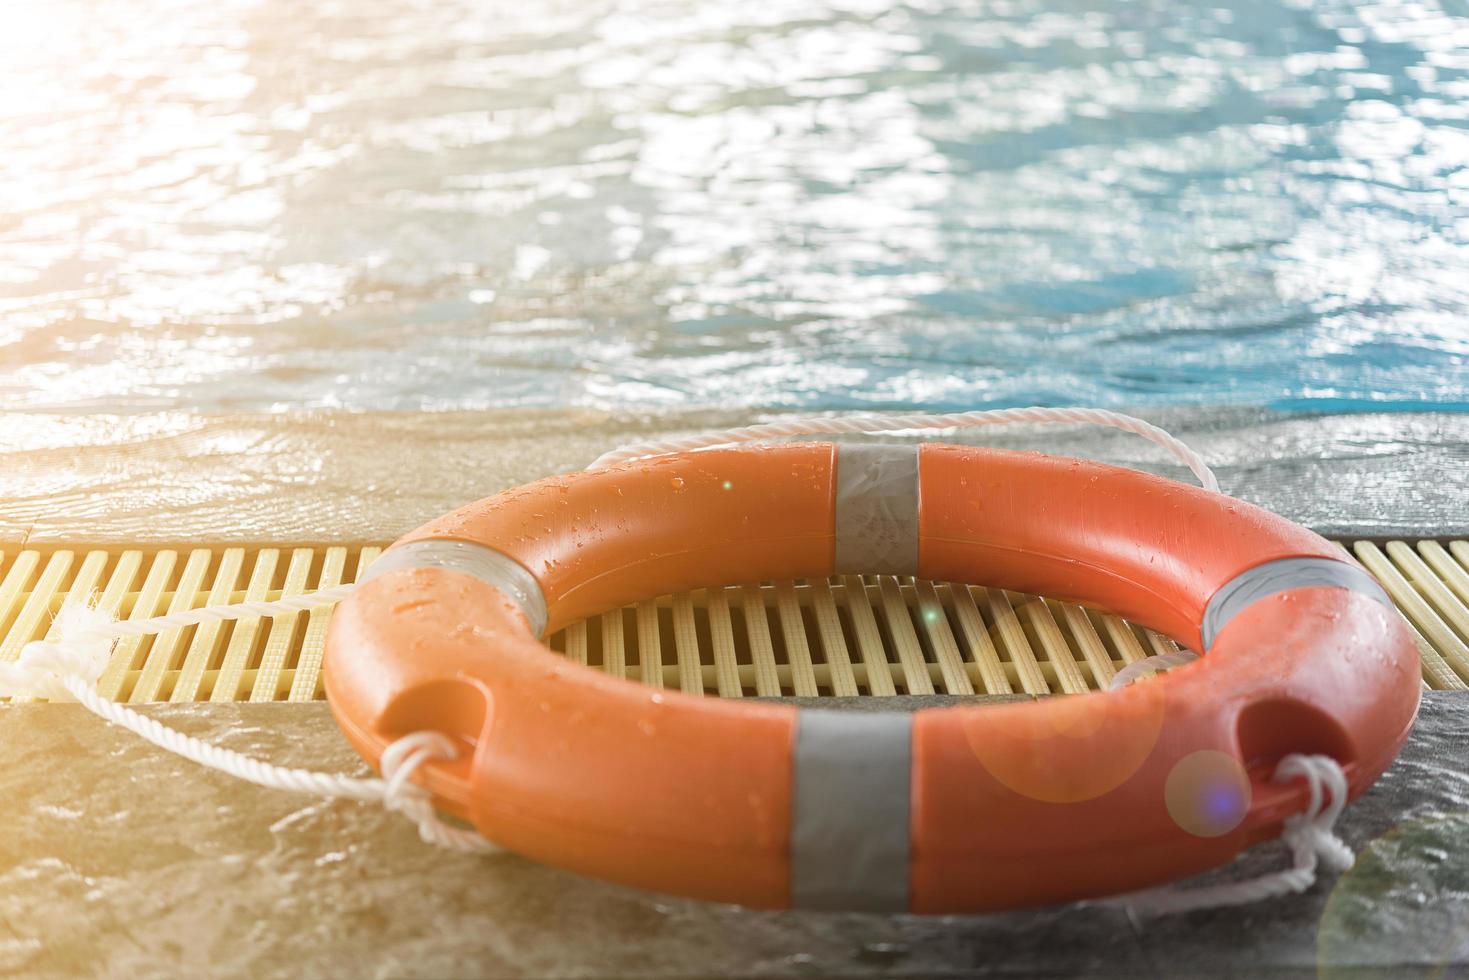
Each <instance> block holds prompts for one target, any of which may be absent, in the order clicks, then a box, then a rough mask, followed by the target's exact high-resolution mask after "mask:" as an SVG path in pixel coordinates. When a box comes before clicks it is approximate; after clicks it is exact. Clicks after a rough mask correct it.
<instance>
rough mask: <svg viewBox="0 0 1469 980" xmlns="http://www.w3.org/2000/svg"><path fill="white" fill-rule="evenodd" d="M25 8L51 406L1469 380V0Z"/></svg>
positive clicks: (24, 157)
mask: <svg viewBox="0 0 1469 980" xmlns="http://www.w3.org/2000/svg"><path fill="white" fill-rule="evenodd" d="M0 10H3V11H4V13H3V21H4V23H3V27H4V30H3V31H0V63H3V64H5V65H6V70H5V71H4V73H3V74H0V394H3V397H4V399H5V404H6V405H7V407H9V408H12V409H16V408H28V409H33V410H56V411H83V410H84V411H96V410H103V409H130V410H131V409H153V408H168V409H172V408H203V409H230V410H233V409H251V410H257V409H259V410H276V409H300V408H314V407H349V408H362V409H369V408H376V409H420V408H428V409H438V408H456V407H458V408H479V407H497V406H564V405H579V406H599V407H614V408H646V407H668V406H693V405H700V406H702V405H752V406H768V407H804V408H811V409H816V408H838V407H841V408H846V407H877V406H923V407H929V408H957V407H965V408H967V407H977V406H991V405H1011V404H1030V403H1048V404H1075V403H1085V404H1099V405H1148V404H1176V403H1188V404H1200V403H1202V404H1260V405H1271V406H1277V407H1284V408H1289V409H1312V408H1328V409H1347V410H1357V409H1383V408H1409V409H1411V408H1425V407H1430V406H1449V407H1453V408H1458V409H1465V408H1469V315H1466V314H1469V6H1466V4H1465V3H1464V2H1462V0H1453V2H1448V0H1411V2H1410V0H1384V2H1375V3H1360V2H1356V0H1328V2H1321V3H1303V2H1250V0H1237V2H1231V3H1228V4H1226V5H1218V6H1211V5H1208V4H1195V3H1183V2H1178V0H1136V2H1119V0H1104V2H1100V3H1096V2H1086V3H1083V2H1072V0H988V2H968V3H966V2H946V0H919V2H913V3H899V2H893V0H841V2H835V0H832V2H817V0H760V2H758V3H756V2H751V3H739V2H729V0H717V2H715V0H697V2H690V0H677V2H666V3H656V2H618V3H608V2H593V0H559V2H546V0H536V2H533V3H524V2H520V3H510V2H496V3H474V4H470V3H455V2H448V0H435V2H431V3H430V2H407V0H386V2H376V3H357V2H322V3H316V4H298V3H295V2H288V0H248V2H246V0H213V2H210V3H208V4H197V3H192V2H190V3H178V4H177V5H168V4H162V3H158V2H146V3H145V2H142V0H138V2H135V3H134V2H118V3H112V4H107V5H96V6H94V5H92V4H89V3H85V2H77V3H72V4H67V3H61V2H57V3H33V4H29V5H6V6H5V7H3V8H0Z"/></svg>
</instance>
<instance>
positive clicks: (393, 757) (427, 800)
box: [379, 731, 498, 852]
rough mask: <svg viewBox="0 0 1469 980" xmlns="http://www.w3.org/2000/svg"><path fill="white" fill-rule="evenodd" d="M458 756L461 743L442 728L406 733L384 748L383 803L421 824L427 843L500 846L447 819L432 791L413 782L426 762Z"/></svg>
mask: <svg viewBox="0 0 1469 980" xmlns="http://www.w3.org/2000/svg"><path fill="white" fill-rule="evenodd" d="M457 758H459V746H458V745H457V744H456V743H455V741H454V740H453V739H452V738H450V737H449V736H448V735H445V734H444V733H443V732H436V731H420V732H413V733H411V734H408V735H404V736H403V737H402V738H399V739H397V740H396V741H394V742H393V743H392V744H391V745H389V746H388V747H387V748H386V749H384V750H383V754H382V758H381V760H379V765H380V767H381V769H382V773H383V806H384V807H385V808H387V809H389V810H392V811H394V812H396V813H401V814H403V815H404V816H405V817H407V818H408V819H410V820H412V821H413V822H414V823H415V824H417V825H418V836H419V837H420V838H421V839H422V840H423V841H424V843H427V844H435V845H437V846H439V847H447V848H451V849H453V850H458V851H483V852H490V851H495V850H498V848H496V847H495V846H494V845H493V844H491V843H490V842H489V841H487V840H485V839H484V838H483V837H481V836H480V835H479V834H476V833H474V832H473V831H468V830H460V829H459V828H457V827H453V826H450V825H449V824H446V823H444V821H443V820H441V819H440V818H439V814H438V811H437V810H435V808H434V798H433V794H432V793H430V792H429V791H428V790H427V789H425V788H424V787H423V786H420V785H419V784H418V783H415V782H413V780H412V777H413V774H414V773H415V772H417V771H418V768H419V767H420V766H422V765H423V764H424V763H425V762H430V761H432V760H435V759H443V760H452V759H457Z"/></svg>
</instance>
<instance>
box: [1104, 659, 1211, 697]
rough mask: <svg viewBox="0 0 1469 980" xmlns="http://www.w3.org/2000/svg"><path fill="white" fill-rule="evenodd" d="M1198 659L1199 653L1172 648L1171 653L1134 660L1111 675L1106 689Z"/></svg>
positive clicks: (1123, 685)
mask: <svg viewBox="0 0 1469 980" xmlns="http://www.w3.org/2000/svg"><path fill="white" fill-rule="evenodd" d="M1198 659H1199V655H1198V654H1197V653H1194V652H1193V651H1191V650H1174V651H1173V652H1172V653H1160V654H1157V655H1156V656H1152V657H1144V658H1143V659H1141V660H1134V661H1133V662H1132V663H1130V664H1128V665H1127V666H1126V667H1123V668H1122V669H1121V670H1119V671H1118V672H1117V673H1115V674H1113V675H1112V683H1110V684H1108V685H1107V690H1109V691H1116V690H1120V689H1121V688H1124V687H1126V686H1127V685H1129V684H1132V683H1134V682H1136V681H1140V680H1142V679H1143V678H1144V677H1152V676H1153V675H1154V674H1161V673H1163V672H1164V671H1168V670H1172V669H1173V668H1174V667H1182V666H1183V665H1184V664H1191V663H1193V662H1194V661H1195V660H1198Z"/></svg>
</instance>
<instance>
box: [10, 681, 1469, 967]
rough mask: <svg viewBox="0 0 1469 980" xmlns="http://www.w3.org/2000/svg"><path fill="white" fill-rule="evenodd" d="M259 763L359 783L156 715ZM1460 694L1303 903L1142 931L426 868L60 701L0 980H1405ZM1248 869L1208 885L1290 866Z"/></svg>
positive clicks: (301, 735)
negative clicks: (181, 979) (835, 907)
mask: <svg viewBox="0 0 1469 980" xmlns="http://www.w3.org/2000/svg"><path fill="white" fill-rule="evenodd" d="M148 713H149V714H152V715H154V716H155V717H158V718H161V719H163V720H165V721H167V722H168V723H169V724H172V725H175V726H177V727H179V728H181V729H183V730H184V731H187V732H189V733H191V734H194V735H199V736H201V737H204V738H206V739H208V740H210V741H212V742H216V743H218V744H220V745H224V746H227V747H229V748H233V749H237V750H239V751H243V752H248V753H250V754H253V755H257V756H260V757H262V758H270V759H274V760H276V761H278V762H281V763H285V764H289V765H297V766H308V767H312V768H317V769H324V770H331V771H338V772H351V771H355V770H360V769H361V766H360V763H359V762H358V760H357V759H356V757H355V756H354V755H353V753H352V750H351V749H350V748H349V747H348V746H347V744H346V743H345V741H343V740H342V738H341V737H340V735H339V734H338V733H337V731H336V727H335V724H334V722H333V721H332V719H331V716H330V714H329V712H328V710H327V708H326V706H325V705H324V704H308V705H286V704H256V705H252V704H221V705H176V706H155V707H152V708H149V709H148ZM1466 742H1469V699H1466V698H1464V697H1462V696H1455V695H1451V694H1444V693H1440V694H1430V695H1428V696H1427V699H1426V701H1425V704H1424V708H1423V711H1422V715H1421V717H1420V720H1419V723H1418V726H1417V728H1416V730H1415V731H1414V733H1413V737H1412V740H1411V741H1410V743H1409V745H1408V747H1407V749H1406V750H1405V751H1404V753H1403V755H1402V757H1401V758H1400V759H1399V760H1398V762H1397V764H1396V765H1395V766H1394V767H1393V769H1392V770H1391V771H1390V772H1389V773H1388V774H1387V775H1386V776H1385V777H1384V778H1383V779H1382V781H1381V782H1379V783H1378V784H1377V785H1376V786H1375V787H1374V788H1373V789H1372V790H1371V791H1370V792H1369V793H1368V794H1367V795H1366V796H1364V797H1363V798H1362V799H1361V800H1359V801H1358V802H1357V803H1355V804H1354V805H1353V806H1352V807H1351V808H1349V809H1348V810H1347V813H1346V815H1345V817H1344V818H1343V821H1342V825H1341V830H1342V833H1343V836H1344V837H1345V838H1346V840H1347V842H1348V843H1349V844H1350V845H1351V846H1352V847H1353V848H1357V849H1362V848H1365V849H1366V850H1365V852H1364V853H1363V856H1362V857H1361V858H1360V859H1359V861H1358V863H1357V866H1356V867H1355V868H1354V869H1353V870H1352V871H1351V872H1349V873H1348V874H1347V875H1345V876H1343V877H1341V878H1339V879H1330V878H1328V879H1327V880H1325V881H1323V882H1321V883H1319V884H1318V885H1317V887H1315V888H1314V889H1312V890H1311V891H1310V892H1308V893H1306V894H1304V895H1299V896H1291V897H1287V898H1281V899H1275V900H1271V901H1268V902H1262V903H1259V904H1257V905H1252V906H1246V907H1243V908H1238V909H1226V910H1219V911H1212V912H1196V913H1190V914H1188V915H1182V916H1176V917H1172V918H1166V919H1153V920H1145V921H1140V922H1134V921H1130V920H1129V918H1128V916H1127V915H1126V914H1125V913H1123V912H1121V911H1118V910H1115V909H1106V908H1062V909H1049V910H1041V911H1029V912H1015V913H1008V914H1003V915H992V916H976V917H951V918H941V919H922V918H916V917H905V916H899V917H881V916H871V915H833V914H824V913H810V912H761V911H750V910H744V909H739V908H734V907H731V906H723V905H709V904H703V903H699V902H691V901H685V900H681V899H676V898H668V897H665V896H657V895H650V894H647V893H643V892H636V891H632V890H629V889H625V888H619V887H616V886H612V885H606V884H602V883H598V882H593V881H589V880H587V879H583V878H579V877H576V876H574V875H570V874H566V873H563V872H559V871H555V870H552V869H550V868H546V867H543V866H540V865H537V864H534V863H532V862H530V861H526V860H523V859H521V858H517V857H513V856H490V857H469V856H464V855H459V854H452V853H448V852H445V851H440V850H437V849H435V848H431V847H428V846H427V845H424V844H423V843H421V842H420V841H419V840H418V837H417V834H416V832H415V831H414V829H413V828H412V826H411V825H409V824H408V823H407V822H405V821H403V820H402V819H401V818H399V817H396V816H393V815H390V814H388V813H386V812H385V811H384V810H382V809H381V808H380V807H376V806H371V805H367V804H356V803H350V802H343V801H334V802H319V801H316V800H311V799H306V798H303V797H300V796H296V795H293V794H289V793H284V792H279V791H272V790H265V789H260V788H257V787H254V786H250V785H246V784H242V783H239V782H236V781H235V780H233V779H232V778H230V777H228V776H225V775H222V774H219V773H215V772H209V771H204V770H201V769H199V768H198V767H196V766H194V765H193V764H191V763H188V762H185V761H183V760H181V759H178V758H176V757H174V756H172V755H168V754H166V753H163V752H160V751H158V750H156V749H154V748H153V747H152V746H149V745H147V744H145V743H143V742H141V741H140V740H138V739H137V738H135V737H134V736H132V735H131V734H130V733H127V732H125V731H122V730H121V729H118V728H115V727H112V726H108V725H105V724H103V723H102V722H100V721H98V720H97V719H96V718H94V717H92V716H91V715H89V714H87V713H86V712H85V711H84V710H82V709H81V708H79V707H77V706H75V705H44V704H43V705H13V706H7V707H4V708H0V745H3V746H4V750H3V751H4V759H5V761H4V765H3V766H0V799H3V800H4V817H3V822H4V827H3V831H4V832H3V833H0V974H10V973H19V974H22V975H25V974H31V973H34V974H40V975H45V976H57V975H99V976H107V977H148V976H202V975H205V974H211V975H222V976H240V977H276V976H301V975H335V976H353V977H366V976H381V977H399V976H403V977H459V976H488V977H586V976H591V977H641V976H647V977H703V976H718V977H736V976H738V977H746V976H784V977H815V976H852V977H865V976H887V975H892V976H912V975H920V976H981V977H1049V976H1066V975H1082V976H1088V977H1119V978H1120V977H1170V976H1185V977H1241V978H1243V977H1261V976H1264V977H1316V976H1318V975H1319V976H1321V977H1362V976H1372V977H1383V978H1388V977H1404V976H1425V977H1426V976H1440V975H1442V974H1441V972H1439V971H1442V970H1443V969H1444V967H1445V966H1446V965H1447V964H1448V963H1450V962H1458V963H1459V964H1461V966H1462V964H1464V963H1466V962H1469V848H1466V847H1465V844H1466V842H1469V753H1466V752H1465V751H1464V745H1465V744H1466ZM1286 864H1287V858H1286V855H1285V853H1284V848H1283V847H1281V846H1279V845H1267V846H1263V847H1260V848H1257V849H1256V850H1255V851H1254V852H1251V853H1250V854H1249V855H1247V856H1246V857H1245V858H1244V859H1242V860H1241V861H1240V862H1239V863H1238V864H1236V865H1235V866H1234V867H1232V868H1229V869H1227V870H1226V871H1225V872H1223V873H1224V874H1226V875H1228V876H1230V877H1233V876H1245V875H1250V874H1257V873H1260V872H1262V871H1265V870H1270V869H1274V868H1278V867H1284V866H1285V865H1286Z"/></svg>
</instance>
